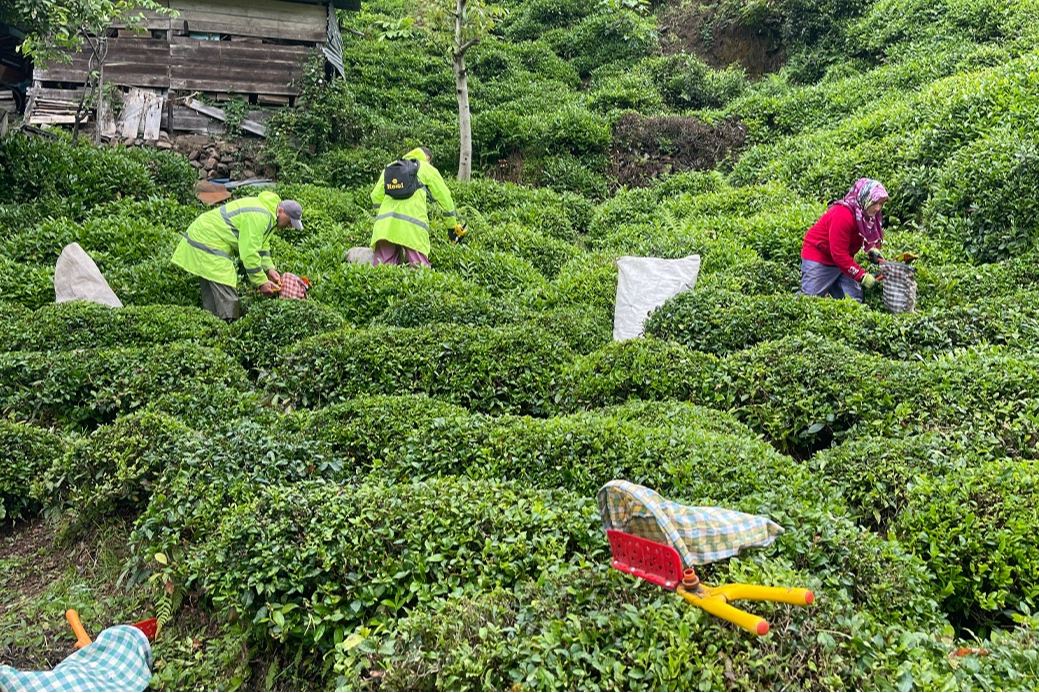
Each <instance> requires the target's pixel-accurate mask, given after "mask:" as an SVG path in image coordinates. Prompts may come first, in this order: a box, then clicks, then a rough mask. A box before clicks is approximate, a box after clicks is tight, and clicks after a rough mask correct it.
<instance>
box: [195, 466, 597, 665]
mask: <svg viewBox="0 0 1039 693" xmlns="http://www.w3.org/2000/svg"><path fill="white" fill-rule="evenodd" d="M598 525H599V520H598V513H597V512H596V510H595V504H594V501H593V500H592V499H585V498H579V497H577V496H575V495H574V494H572V493H569V492H566V491H561V490H554V491H541V490H533V489H527V488H523V487H521V486H519V485H516V484H505V483H498V482H474V481H467V480H454V479H438V480H435V481H431V482H428V483H420V484H409V485H404V486H384V485H371V484H365V485H361V486H341V485H339V484H330V483H325V482H320V481H319V482H301V483H299V484H293V485H290V486H269V487H266V488H263V489H257V491H256V493H255V495H253V497H251V498H250V499H248V500H246V501H244V502H241V503H239V504H237V505H235V506H233V507H228V508H224V509H223V512H222V518H221V521H220V524H219V527H218V528H217V530H216V531H215V532H214V533H213V534H212V535H210V536H209V537H207V538H206V539H205V541H203V542H201V543H200V545H199V546H197V548H196V550H194V551H192V552H191V553H190V554H188V556H187V557H186V560H185V562H184V563H183V564H182V566H181V572H182V574H183V576H184V577H187V576H195V577H194V579H193V580H191V582H190V583H189V584H191V585H192V586H197V587H200V588H201V589H203V590H204V591H205V593H206V594H207V595H208V597H209V598H210V599H211V600H212V602H213V604H214V606H216V607H218V608H219V607H223V606H234V607H235V608H244V609H245V610H246V611H247V613H248V614H249V616H250V617H252V621H253V623H254V624H255V625H254V632H257V634H266V632H267V631H268V629H269V630H270V633H271V634H272V635H273V636H274V637H276V638H278V639H282V640H285V639H288V638H290V637H291V638H292V639H294V640H303V641H304V642H308V643H313V644H317V645H319V646H320V648H321V649H322V650H323V651H330V650H332V649H333V648H334V646H335V645H336V644H337V643H340V642H342V641H343V639H344V637H345V634H346V633H348V632H350V631H351V630H352V629H353V628H354V627H355V626H357V625H360V624H361V623H364V622H365V621H367V620H368V619H370V618H373V617H376V616H380V617H383V618H387V617H389V618H393V617H397V616H399V615H400V614H402V613H403V612H404V610H405V609H407V608H410V607H413V606H414V605H415V604H417V603H421V602H423V601H426V600H428V599H430V598H431V597H433V596H436V595H446V594H450V593H452V592H455V593H462V594H475V593H477V592H481V591H484V590H488V589H493V588H494V587H496V586H499V585H512V584H514V583H515V582H516V581H519V580H523V579H526V578H530V577H538V576H540V575H542V574H550V573H552V572H554V571H555V570H557V569H558V567H559V566H560V565H565V564H567V563H569V562H571V561H581V560H596V561H597V560H602V559H603V552H604V548H605V547H604V546H603V542H602V537H601V530H600V528H599V526H598ZM276 566H277V567H276Z"/></svg>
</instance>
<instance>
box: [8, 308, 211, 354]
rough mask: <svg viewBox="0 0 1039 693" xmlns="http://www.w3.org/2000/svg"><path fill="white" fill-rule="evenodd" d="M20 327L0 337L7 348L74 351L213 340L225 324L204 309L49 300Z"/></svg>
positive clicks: (200, 342) (208, 341) (202, 342)
mask: <svg viewBox="0 0 1039 693" xmlns="http://www.w3.org/2000/svg"><path fill="white" fill-rule="evenodd" d="M20 322H21V325H20V326H21V328H22V329H21V331H11V332H7V333H5V334H4V335H3V336H2V337H0V350H3V351H43V350H49V351H72V350H75V349H110V348H115V347H146V346H152V345H154V344H169V343H171V342H179V341H193V342H196V343H199V344H210V343H212V342H213V341H214V340H215V339H216V337H217V335H218V334H219V333H220V331H221V330H222V329H223V328H224V323H223V322H222V321H220V320H218V319H217V318H215V317H214V316H213V315H212V314H211V313H207V312H206V311H203V310H201V309H199V308H188V307H179V306H127V307H125V308H111V307H109V306H105V305H101V304H98V303H88V302H85V301H72V302H69V303H59V304H52V305H47V306H44V307H42V308H39V309H37V310H36V311H35V312H34V313H32V314H30V315H27V316H25V317H24V318H23V319H22V320H21V321H20Z"/></svg>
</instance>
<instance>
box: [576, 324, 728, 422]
mask: <svg viewBox="0 0 1039 693" xmlns="http://www.w3.org/2000/svg"><path fill="white" fill-rule="evenodd" d="M717 369H718V361H717V359H716V358H714V357H713V356H711V355H709V354H703V353H700V352H694V351H690V350H688V349H686V348H685V347H683V346H680V345H678V344H673V343H671V342H664V341H660V340H656V339H652V338H646V339H629V340H627V341H624V342H614V343H612V344H609V345H607V346H605V347H603V348H602V349H600V350H598V351H596V352H593V353H591V354H589V355H587V356H584V357H581V358H579V359H577V360H576V361H575V362H574V364H573V367H572V368H571V370H570V373H569V382H568V385H569V387H570V389H571V394H570V396H571V398H572V400H573V405H574V406H578V407H600V406H604V405H607V404H614V403H620V402H625V401H627V400H629V399H646V400H659V399H682V400H685V399H690V400H693V401H701V402H704V401H709V395H708V392H709V390H710V387H711V381H712V379H713V376H714V374H715V372H716V371H717Z"/></svg>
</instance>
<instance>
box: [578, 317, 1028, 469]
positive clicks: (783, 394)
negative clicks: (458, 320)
mask: <svg viewBox="0 0 1039 693" xmlns="http://www.w3.org/2000/svg"><path fill="white" fill-rule="evenodd" d="M1036 365H1037V364H1036V363H1035V357H1033V356H1029V355H1025V354H1014V355H1011V354H1007V353H1003V352H1001V351H999V350H996V349H988V350H974V351H957V352H953V353H951V354H949V355H948V356H945V357H941V358H937V359H935V360H933V361H930V362H926V363H915V362H902V361H891V360H888V359H884V358H882V357H879V356H872V355H868V354H862V353H861V352H860V351H858V350H857V349H854V348H852V347H849V346H847V345H844V344H839V343H835V342H832V341H829V340H826V339H824V338H821V337H817V336H815V335H804V336H795V337H788V338H785V339H781V340H776V341H771V342H764V343H762V344H759V345H757V346H755V347H753V348H750V349H746V350H744V351H738V352H734V353H732V354H729V355H727V356H726V357H724V358H718V357H715V356H713V355H711V354H704V353H702V352H697V351H692V350H689V349H687V348H686V347H683V346H681V345H678V344H674V343H669V342H661V341H659V340H656V339H653V338H646V339H641V340H631V341H628V342H620V343H616V344H611V345H610V346H608V347H606V348H604V349H601V350H600V351H597V352H594V353H592V354H589V355H587V356H583V357H579V358H578V359H577V360H576V362H575V363H574V364H573V366H572V367H571V369H570V372H569V378H570V386H569V387H570V389H569V392H568V393H567V395H566V396H564V397H563V401H564V402H566V403H567V406H577V407H584V408H593V407H599V406H604V405H607V404H612V403H616V402H622V401H625V400H627V399H629V398H633V397H635V398H641V399H687V400H689V401H692V402H695V403H698V404H703V405H706V406H710V407H714V408H718V409H722V410H730V409H731V410H733V411H734V413H735V414H736V416H737V417H738V418H739V419H740V420H741V421H744V422H745V423H747V424H748V425H749V426H750V427H751V428H752V429H753V430H755V431H758V432H759V433H763V434H765V435H766V436H768V437H769V439H770V440H771V441H772V442H773V443H774V444H775V445H777V446H778V447H779V448H780V449H783V450H793V449H798V448H805V447H811V446H814V445H818V444H819V443H820V442H827V441H828V440H829V439H830V437H831V436H834V435H844V434H846V433H847V432H848V431H850V430H851V429H852V428H854V427H856V426H863V427H868V429H869V430H870V431H871V432H873V433H874V434H877V433H880V432H883V433H886V434H890V433H892V432H894V433H901V432H904V431H907V430H917V431H922V430H931V429H934V430H941V429H946V428H955V427H958V426H960V425H963V424H965V423H967V422H974V421H978V420H979V417H987V419H988V420H989V421H990V422H991V424H990V425H996V424H998V423H999V422H1006V421H1009V420H1012V419H1015V418H1016V417H1017V413H1018V404H1017V403H1018V402H1020V401H1021V400H1026V399H1029V398H1031V397H1033V396H1034V393H1035V392H1036V388H1037V387H1039V375H1037V373H1039V370H1037V368H1036Z"/></svg>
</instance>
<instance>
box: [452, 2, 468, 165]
mask: <svg viewBox="0 0 1039 693" xmlns="http://www.w3.org/2000/svg"><path fill="white" fill-rule="evenodd" d="M465 3H466V0H455V50H454V53H453V54H452V56H451V62H452V65H453V66H454V70H455V91H456V92H457V94H458V137H459V141H458V142H459V147H458V180H461V181H467V180H469V179H470V178H471V177H472V172H473V133H472V122H471V120H470V117H469V75H468V73H466V71H465V48H466V47H463V44H462V24H463V22H464V18H465Z"/></svg>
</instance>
